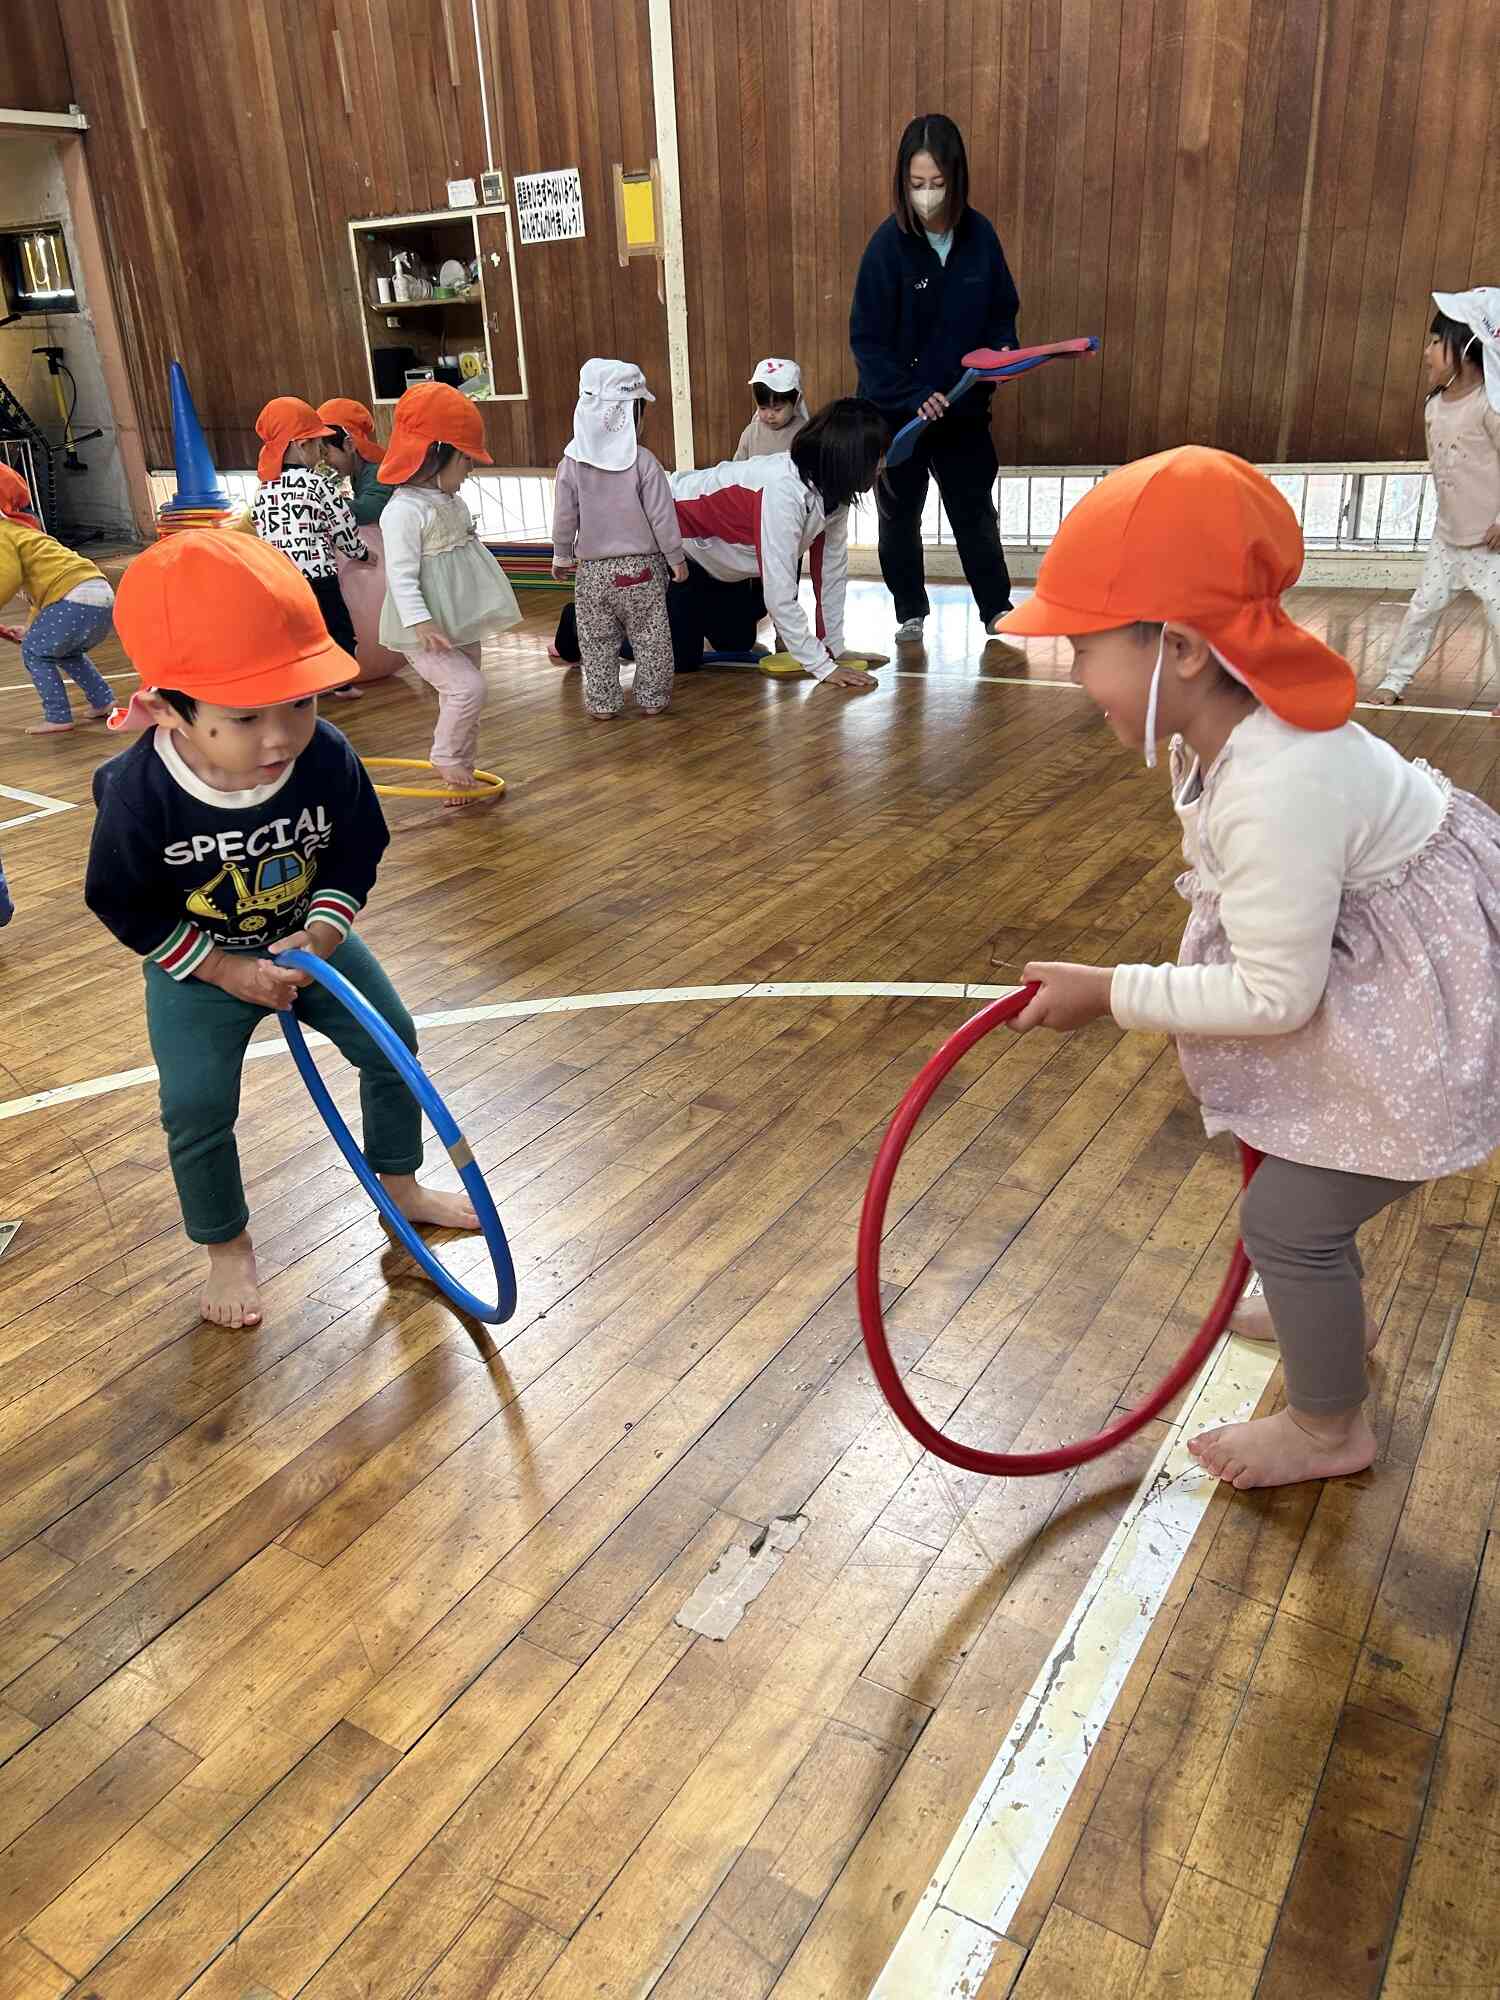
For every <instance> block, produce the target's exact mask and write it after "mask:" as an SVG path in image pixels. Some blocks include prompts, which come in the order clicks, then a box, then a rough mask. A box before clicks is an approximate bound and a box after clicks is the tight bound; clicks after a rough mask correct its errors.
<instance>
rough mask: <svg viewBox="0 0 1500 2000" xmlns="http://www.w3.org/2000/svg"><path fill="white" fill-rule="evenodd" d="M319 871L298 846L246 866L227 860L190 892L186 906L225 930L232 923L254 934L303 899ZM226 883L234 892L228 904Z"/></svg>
mask: <svg viewBox="0 0 1500 2000" xmlns="http://www.w3.org/2000/svg"><path fill="white" fill-rule="evenodd" d="M317 872H318V869H317V863H316V862H315V861H314V860H313V859H312V857H311V856H310V855H303V854H299V853H298V852H297V851H296V850H295V849H288V850H283V851H282V852H281V853H280V854H268V855H267V856H266V857H265V859H264V860H263V861H257V862H251V863H246V864H245V866H243V867H241V865H240V864H239V863H238V862H236V861H228V862H226V863H225V864H224V866H223V867H222V868H221V869H220V870H219V872H218V874H217V875H215V876H213V877H212V878H211V879H210V880H209V881H207V882H205V883H203V884H202V885H201V887H199V888H197V889H194V890H193V891H192V892H191V894H190V895H189V896H188V899H187V907H188V910H189V911H190V913H191V914H192V915H193V916H195V917H199V918H202V919H204V920H205V921H207V922H208V923H211V924H217V925H221V926H222V927H223V928H224V929H226V930H228V929H229V928H230V927H231V926H232V927H233V928H234V929H235V930H238V931H242V932H244V933H246V934H247V935H248V936H251V937H253V936H255V935H256V934H257V933H258V932H260V931H263V930H264V929H265V928H266V925H267V924H268V923H269V922H270V920H271V918H272V917H273V916H278V915H279V914H280V913H281V912H282V911H283V910H286V909H290V908H291V906H292V905H293V904H294V903H298V902H301V901H302V899H303V898H304V897H305V896H306V895H307V894H308V893H309V891H310V890H311V888H312V883H313V877H314V876H315V875H316V874H317ZM226 883H227V884H228V887H229V889H230V890H232V891H233V895H234V900H233V904H232V906H231V907H229V908H226V907H225V905H226V904H227V903H228V902H229V896H228V894H227V892H226V891H225V889H224V885H225V884H226Z"/></svg>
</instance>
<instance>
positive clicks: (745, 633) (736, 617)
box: [552, 558, 766, 674]
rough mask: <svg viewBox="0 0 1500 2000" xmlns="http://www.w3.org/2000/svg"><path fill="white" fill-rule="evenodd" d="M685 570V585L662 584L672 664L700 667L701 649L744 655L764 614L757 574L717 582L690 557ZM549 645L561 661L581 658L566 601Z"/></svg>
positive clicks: (575, 622)
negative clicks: (740, 579)
mask: <svg viewBox="0 0 1500 2000" xmlns="http://www.w3.org/2000/svg"><path fill="white" fill-rule="evenodd" d="M687 572H688V573H687V582H686V583H669V584H668V585H667V618H668V621H669V622H670V624H671V627H672V664H673V666H674V667H675V668H676V670H677V672H678V673H680V674H681V673H691V672H692V671H693V669H694V668H695V667H701V666H702V664H703V655H704V652H705V651H707V652H711V653H748V652H749V651H750V648H751V647H752V646H753V645H754V644H755V629H756V627H757V626H758V625H759V624H760V621H761V620H762V618H764V617H765V615H766V597H765V592H764V590H763V589H762V588H761V582H760V578H759V577H757V576H751V577H746V578H744V579H743V580H742V581H741V582H739V583H721V582H720V581H719V579H718V578H717V577H716V576H710V575H709V573H708V571H707V570H706V569H704V568H702V567H701V566H700V565H699V564H698V563H695V562H694V561H692V559H691V558H689V561H688V566H687ZM552 644H553V646H554V647H555V648H556V650H557V652H558V653H559V654H561V656H562V658H563V659H565V660H569V661H573V662H575V663H576V662H577V661H578V660H581V659H582V658H583V652H582V649H581V648H580V646H579V644H578V617H577V614H576V612H575V611H574V609H573V606H572V605H571V604H565V605H564V606H563V610H562V616H561V617H560V618H559V619H558V621H557V636H556V638H554V640H553V641H552Z"/></svg>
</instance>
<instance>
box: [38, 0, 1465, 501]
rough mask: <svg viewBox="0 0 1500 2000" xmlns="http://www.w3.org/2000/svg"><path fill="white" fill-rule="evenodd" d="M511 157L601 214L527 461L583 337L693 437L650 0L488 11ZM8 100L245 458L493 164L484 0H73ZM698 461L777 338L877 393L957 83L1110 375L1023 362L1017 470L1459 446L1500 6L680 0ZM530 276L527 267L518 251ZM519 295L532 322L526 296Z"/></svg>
mask: <svg viewBox="0 0 1500 2000" xmlns="http://www.w3.org/2000/svg"><path fill="white" fill-rule="evenodd" d="M479 14H480V21H481V32H482V37H483V41H484V45H485V49H486V55H487V68H486V75H487V78H488V81H489V88H490V114H491V126H492V131H493V142H494V152H495V157H496V164H497V165H498V166H500V167H501V169H502V171H504V172H505V173H506V174H507V175H514V174H517V173H527V172H534V171H537V170H540V169H544V168H551V167H563V166H575V165H576V166H577V167H578V168H579V170H580V173H581V175H582V178H583V187H584V200H585V207H586V211H587V215H588V230H589V233H588V235H587V236H586V237H585V238H584V239H583V240H582V241H580V242H576V243H564V244H547V245H537V246H533V247H530V248H522V249H519V250H518V253H517V254H518V271H519V286H520V294H521V315H522V323H523V329H524V335H525V343H526V352H527V359H528V365H529V374H530V382H529V386H530V400H529V401H528V402H527V403H525V404H520V405H490V406H488V409H487V412H486V422H487V426H488V432H489V438H490V444H491V448H492V450H493V451H494V453H495V456H496V458H497V460H498V461H499V462H501V463H504V464H511V465H550V464H551V463H553V462H554V461H555V460H556V458H557V456H558V454H559V452H560V451H561V449H562V446H563V444H564V443H565V442H566V440H567V436H568V431H569V424H570V416H571V410H572V404H573V396H574V389H575V383H576V375H577V369H578V365H579V363H580V362H581V361H582V360H583V359H585V358H586V357H587V356H588V355H589V354H595V353H597V354H616V355H621V356H624V357H628V358H630V359H633V360H636V361H639V362H640V363H641V365H642V366H643V367H644V368H645V369H646V371H647V374H648V376H649V377H650V379H651V380H652V383H653V386H654V387H655V388H656V390H657V393H658V395H659V397H660V398H661V400H660V402H659V403H658V405H657V407H656V409H655V410H654V411H653V412H652V414H651V418H650V426H649V429H648V439H649V441H650V442H651V443H652V444H653V445H654V446H655V448H656V449H657V450H658V451H659V452H660V453H661V454H662V456H663V457H670V439H671V424H670V403H669V398H668V382H667V375H666V327H665V315H664V312H663V309H662V307H661V305H660V303H659V302H658V300H657V297H656V274H655V271H654V269H653V267H652V266H651V264H650V263H649V262H648V261H646V260H640V261H637V262H634V263H632V264H631V265H630V266H629V267H628V268H627V269H625V270H621V269H620V268H619V266H618V264H617V263H616V260H615V254H614V230H613V201H612V183H611V169H612V166H613V163H614V161H616V160H621V161H623V162H624V163H625V164H626V165H627V166H628V167H632V168H644V167H645V166H646V165H647V163H648V162H649V160H650V158H651V155H652V152H653V151H654V147H655V119H654V113H653V100H652V78H651V60H650V35H649V10H648V0H480V4H479ZM62 18H63V24H64V31H65V42H64V41H63V40H62V39H60V38H59V36H58V35H57V34H55V33H53V32H52V28H53V26H54V25H55V16H53V15H50V14H48V13H47V11H46V10H45V8H43V7H39V6H35V5H34V6H32V7H30V8H28V9H27V10H26V12H25V15H24V21H25V26H24V27H23V28H22V29H21V30H20V31H19V32H17V33H13V34H11V35H10V36H8V37H7V38H6V39H5V47H4V49H3V50H0V100H3V99H4V98H5V97H6V96H7V86H6V84H5V83H4V78H5V77H6V76H7V75H9V76H10V77H11V79H12V81H11V83H10V85H9V86H8V89H9V92H10V94H11V95H12V96H15V95H16V94H20V96H21V98H22V100H23V101H24V100H25V98H26V97H27V95H28V94H29V96H30V97H31V99H32V100H33V101H40V99H42V98H44V97H47V96H48V95H49V93H50V96H51V98H52V99H54V100H56V101H60V102H66V101H67V99H68V98H69V97H70V96H76V97H77V98H78V99H79V101H80V102H82V103H83V105H84V108H85V110H86V111H87V113H88V115H89V118H90V121H91V128H92V129H91V137H90V140H89V146H90V149H91V153H92V156H93V158H94V159H95V161H96V162H107V164H108V171H107V172H106V171H103V170H101V169H100V168H98V167H97V166H96V175H95V179H96V185H97V187H98V190H99V196H100V201H101V204H102V206H103V209H104V212H105V219H106V224H107V228H108V233H109V240H110V244H111V248H112V252H113V254H114V257H115V259H116V266H117V280H118V289H119V294H120V302H121V306H122V309H123V317H124V319H125V321H126V326H127V333H128V337H129V340H130V342H131V361H132V372H133V375H134V377H135V383H136V389H137V394H138V397H139V399H140V403H141V408H142V413H143V416H144V418H145V421H146V425H147V431H148V439H149V443H150V447H151V451H152V455H153V457H155V458H157V459H161V458H163V457H164V456H165V455H166V452H167V449H168V445H169V439H168V434H167V409H166V363H167V361H168V359H170V357H171V356H172V355H173V354H179V355H181V357H182V359H183V360H184V362H185V363H186V364H187V366H188V368H189V372H190V375H191V377H192V381H193V387H194V391H195V394H196V396H197V399H198V405H199V409H200V413H201V414H202V416H203V418H204V421H205V426H206V428H207V429H208V431H209V435H210V439H211V442H212V443H213V445H214V448H215V450H216V452H217V453H218V454H219V456H220V458H221V460H222V462H224V463H225V464H227V465H243V464H246V463H248V462H249V460H250V456H251V453H252V450H253V439H252V437H251V425H252V423H253V419H254V415H255V411H256V409H257V408H258V407H259V405H260V404H261V403H262V402H263V401H264V400H265V399H266V398H267V397H268V396H269V395H271V394H274V393H276V392H277V391H278V390H281V389H286V388H293V389H298V390H302V391H305V392H306V393H309V394H313V395H321V394H324V393H329V392H331V391H333V390H335V389H340V390H346V391H351V392H358V391H360V390H361V389H362V387H363V384H364V379H365V378H364V364H363V350H362V345H361V340H360V316H361V303H360V300H359V298H358V296H357V293H356V289H355V283H354V277H353V272H352V269H351V267H350V261H349V256H348V247H347V234H346V230H347V223H348V221H349V219H350V217H357V216H366V215H373V214H384V213H398V212H403V211H414V210H420V209H424V208H427V207H442V206H444V204H445V183H446V181H447V180H448V179H449V178H450V176H453V175H456V174H471V173H477V172H478V171H479V170H480V168H481V166H482V165H483V163H484V156H485V136H484V120H483V112H482V107H481V100H480V90H479V78H478V74H477V71H476V66H475V62H474V57H473V29H472V17H471V11H470V5H469V0H260V3H259V4H257V5H254V6H245V5H233V6H232V5H224V6H220V5H217V4H215V5H211V6H210V5H204V4H202V0H68V4H67V6H66V8H65V9H64V10H63V16H62ZM673 42H674V59H675V63H676V70H677V105H678V125H679V145H680V150H681V163H682V180H683V206H684V230H685V240H686V250H687V263H688V269H687V293H688V312H689V331H690V344H691V359H692V391H693V406H694V419H695V445H696V452H697V456H698V458H699V460H700V462H702V461H706V460H709V459H712V458H714V457H717V456H719V455H721V454H723V453H725V452H728V451H729V450H730V449H732V447H733V444H734V440H735V438H736V437H737V436H738V433H739V431H740V428H741V427H742V425H743V424H744V422H745V419H746V415H747V413H748V408H749V399H748V391H747V388H746V377H747V376H748V375H749V373H750V370H751V367H752V366H753V364H754V362H755V361H756V360H757V359H759V358H760V357H761V356H762V355H764V354H767V353H774V352H783V353H790V354H794V355H796V356H797V357H798V359H800V360H801V362H802V363H803V366H804V369H805V371H806V374H807V378H808V387H809V391H810V393H811V395H812V397H813V398H814V400H817V399H820V398H823V397H826V396H829V395H832V394H837V393H840V392H842V391H845V390H848V389H849V388H851V387H852V385H853V379H854V371H853V365H852V361H851V358H850V355H849V351H848V307H849V298H850V293H851V290H852V286H853V280H854V274H855V270H856V268H857V266H858V262H859V257H860V254H861V252H862V250H863V248H864V245H865V242H866V241H867V239H868V237H869V235H870V232H871V231H872V230H873V229H874V227H875V226H876V224H877V223H878V222H879V221H880V219H881V217H882V216H883V215H884V214H885V213H886V210H887V203H888V185H889V174H890V167H891V157H892V153H893V150H894V146H895V141H896V136H897V134H898V133H899V131H900V128H901V126H902V124H903V123H904V122H905V121H906V119H907V118H909V117H911V116H912V115H913V114H914V113H915V112H917V111H918V110H920V109H926V108H938V109H946V110H948V111H949V112H950V113H952V114H953V115H954V116H956V117H957V118H958V119H959V120H960V122H961V123H962V124H963V125H964V127H965V130H966V132H967V135H968V138H969V144H970V152H971V158H972V164H973V175H974V197H975V201H976V204H977V205H978V206H979V207H980V208H981V209H983V210H984V211H985V212H986V213H987V214H989V215H990V216H991V217H992V219H993V220H994V222H995V223H996V226H997V227H998V228H999V230H1000V233H1001V236H1002V238H1003V240H1004V242H1005V244H1006V248H1007V252H1008V254H1009V256H1010V260H1011V263H1012V266H1013V268H1014V270H1015V273H1016V278H1017V281H1018V284H1019V286H1020V290H1021V295H1022V302H1023V303H1022V319H1021V327H1022V335H1023V338H1026V339H1032V340H1039V339H1048V338H1056V337H1060V336H1063V335H1068V334H1073V333H1079V332H1094V333H1098V334H1099V335H1101V337H1102V338H1103V341H1104V353H1103V356H1102V357H1101V360H1100V361H1099V362H1098V363H1096V364H1090V365H1086V366H1082V367H1078V368H1071V369H1063V368H1058V369H1054V370H1049V371H1046V372H1045V373H1042V374H1040V375H1037V376H1033V377H1031V378H1029V379H1027V380H1025V381H1023V382H1021V383H1019V384H1018V385H1016V386H1014V387H1011V388H1007V389H1003V390H1002V391H1000V392H999V394H998V396H997V399H996V412H995V430H996V438H997V442H998V444H999V448H1000V451H1001V455H1002V458H1003V459H1004V460H1005V461H1006V462H1007V463H1012V464H1014V463H1043V464H1048V463H1050V464H1070V463H1071V464H1094V463H1115V462H1118V461H1119V460H1120V459H1122V458H1125V457H1128V456H1134V455H1137V454H1139V453H1142V452H1146V451H1150V450H1154V449H1158V448H1160V447H1162V446H1165V445H1168V444H1172V443H1177V442H1180V441H1181V440H1183V439H1184V438H1197V439H1206V440H1212V441H1215V442H1218V443H1222V444H1224V445H1226V446H1229V447H1230V448H1232V449H1234V450H1237V451H1240V452H1243V453H1244V454H1245V455H1247V456H1249V457H1252V458H1259V459H1262V460H1274V459H1293V460H1296V459H1304V458H1310V459H1346V458H1347V459H1360V458H1391V457H1407V456H1416V455H1419V454H1420V452H1421V449H1422V434H1421V395H1420V349H1421V344H1422V337H1423V331H1424V328H1425V324H1426V320H1427V317H1428V310H1429V308H1428V293H1429V291H1430V289H1431V287H1432V286H1433V285H1434V284H1438V285H1442V286H1444V287H1451V288H1455V289H1457V288H1461V287H1463V286H1465V285H1467V284H1469V283H1471V282H1481V281H1493V280H1496V279H1500V95H1497V93H1496V92H1495V91H1494V89H1493V87H1492V86H1493V79H1494V77H1495V76H1496V74H1497V73H1500V0H1465V4H1464V5H1463V6H1450V5H1448V4H1447V0H922V4H920V5H916V6H914V5H912V4H911V0H723V4H719V0H711V4H710V0H674V5H673ZM496 277H497V279H498V280H500V281H502V282H503V273H499V274H496ZM508 310H509V308H508V306H507V307H506V312H507V314H508Z"/></svg>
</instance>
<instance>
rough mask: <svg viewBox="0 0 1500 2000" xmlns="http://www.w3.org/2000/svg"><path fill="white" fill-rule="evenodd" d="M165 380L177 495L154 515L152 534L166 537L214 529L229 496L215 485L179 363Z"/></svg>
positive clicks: (226, 515) (227, 510) (224, 515)
mask: <svg viewBox="0 0 1500 2000" xmlns="http://www.w3.org/2000/svg"><path fill="white" fill-rule="evenodd" d="M169 380H170V383H171V388H172V457H173V460H174V462H175V465H176V469H177V491H176V492H175V493H174V494H173V496H172V498H171V499H170V500H169V501H168V502H167V504H166V505H165V506H164V507H163V508H162V509H161V511H160V512H159V513H158V515H157V517H156V532H157V533H158V534H159V535H170V534H174V533H176V532H178V531H180V530H181V529H183V528H217V527H218V526H219V525H220V524H221V523H222V522H224V521H226V520H227V519H228V518H229V513H230V504H229V495H228V493H226V492H225V490H224V488H223V487H222V486H221V485H220V484H219V475H218V473H217V471H216V470H215V468H214V462H213V458H212V456H211V455H210V453H209V449H208V444H207V441H206V440H205V438H204V436H203V426H202V425H201V424H200V423H199V421H198V412H197V411H196V410H195V409H194V408H193V398H192V392H191V391H190V390H189V388H188V385H187V376H186V375H184V374H183V372H182V363H181V362H180V361H174V362H173V363H172V369H171V374H170V377H169Z"/></svg>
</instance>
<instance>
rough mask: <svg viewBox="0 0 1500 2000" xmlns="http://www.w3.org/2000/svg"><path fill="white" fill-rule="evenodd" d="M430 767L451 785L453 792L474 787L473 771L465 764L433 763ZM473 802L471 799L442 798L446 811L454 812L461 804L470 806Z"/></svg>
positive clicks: (468, 790)
mask: <svg viewBox="0 0 1500 2000" xmlns="http://www.w3.org/2000/svg"><path fill="white" fill-rule="evenodd" d="M432 768H433V770H434V771H436V772H437V774H438V776H439V777H440V778H441V779H442V781H443V783H444V784H445V785H451V786H452V787H453V789H454V791H455V792H470V791H472V790H473V789H474V773H473V771H472V770H471V769H469V768H468V767H467V766H465V765H462V764H434V765H433V767H432ZM473 804H474V800H473V799H444V800H443V807H444V810H445V811H448V812H455V811H457V810H459V809H460V808H461V807H463V806H471V805H473Z"/></svg>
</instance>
